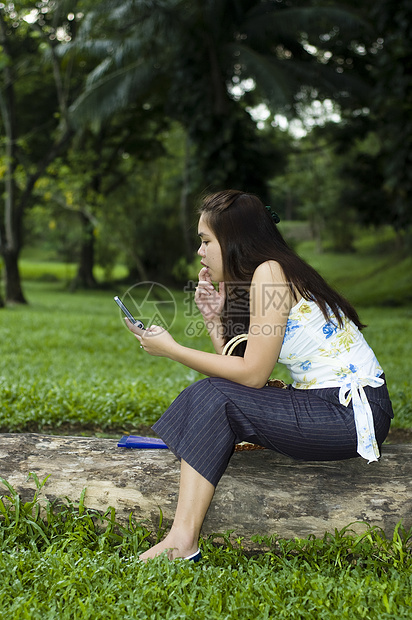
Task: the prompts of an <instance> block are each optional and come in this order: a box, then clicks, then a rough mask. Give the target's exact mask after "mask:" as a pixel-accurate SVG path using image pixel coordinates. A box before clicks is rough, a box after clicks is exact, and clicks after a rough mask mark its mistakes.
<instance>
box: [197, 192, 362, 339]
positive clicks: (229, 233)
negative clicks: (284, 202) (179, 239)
mask: <svg viewBox="0 0 412 620" xmlns="http://www.w3.org/2000/svg"><path fill="white" fill-rule="evenodd" d="M199 213H200V214H202V215H203V217H204V218H205V220H206V223H207V225H208V226H209V227H210V229H211V230H212V231H213V233H214V234H215V236H216V238H217V240H218V242H219V244H220V247H221V251H222V259H223V273H224V280H225V283H226V292H227V296H226V303H225V308H224V312H223V316H222V322H223V326H224V338H225V341H226V342H228V341H229V340H230V338H232V337H233V336H235V335H237V334H238V333H240V332H242V331H247V330H248V329H249V301H248V300H249V296H248V291H249V289H250V283H251V281H252V277H253V274H254V272H255V269H256V268H257V267H258V266H259V265H260V264H261V263H264V262H265V261H267V260H275V261H277V262H278V263H279V265H280V266H281V268H282V269H283V272H284V274H285V278H286V281H287V283H288V286H289V288H290V290H291V292H292V294H293V296H294V298H295V299H296V300H297V292H298V293H299V294H300V295H301V296H302V297H304V298H305V299H307V300H314V301H316V303H317V304H318V306H319V308H320V309H321V311H322V313H323V315H324V317H325V319H326V320H329V318H330V317H329V315H330V310H331V311H332V312H333V314H334V315H335V317H336V319H337V321H338V324H339V326H340V327H342V326H343V318H344V316H346V317H348V318H349V319H350V320H351V321H353V323H355V325H356V326H357V327H358V328H359V329H363V328H364V327H365V325H363V324H362V323H361V322H360V320H359V316H358V314H357V312H356V310H355V308H354V307H353V306H352V305H351V304H350V303H349V302H348V300H347V299H345V298H344V297H342V295H340V294H339V293H338V292H337V291H335V290H334V289H333V288H332V287H331V286H329V284H328V283H327V282H326V281H325V280H324V279H323V278H322V276H321V275H320V274H319V273H318V272H317V271H316V270H315V269H313V267H311V266H310V265H308V263H306V262H305V261H304V260H303V259H302V258H300V256H298V255H297V254H296V252H294V250H292V248H290V247H289V246H288V244H287V243H286V241H285V240H284V238H283V237H282V235H281V233H280V232H279V230H278V227H277V226H276V224H275V222H274V220H273V218H272V216H271V214H270V212H269V211H268V210H267V209H266V208H265V206H264V205H263V203H262V202H261V201H260V200H259V198H258V197H257V196H255V195H253V194H247V193H244V192H241V191H238V190H232V189H230V190H225V191H221V192H218V193H216V194H211V195H208V196H206V197H204V198H203V201H202V204H201V206H200V209H199ZM328 306H329V308H330V310H328Z"/></svg>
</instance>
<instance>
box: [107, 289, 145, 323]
mask: <svg viewBox="0 0 412 620" xmlns="http://www.w3.org/2000/svg"><path fill="white" fill-rule="evenodd" d="M114 300H115V302H116V303H117V305H118V306H119V308H120V310H121V311H122V312H123V314H125V315H126V316H127V318H128V319H129V321H130V322H131V323H133V325H136V327H140V329H144V328H145V327H144V325H143V323H142V322H141V321H139V320H138V319H135V318H134V316H133V314H132V313H131V312H130V311H129V310H128V309H127V308H126V306H125V305H124V303H123V302H122V301H121V300H120V299H119V297H118V296H117V295H116V297H114Z"/></svg>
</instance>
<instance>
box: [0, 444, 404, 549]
mask: <svg viewBox="0 0 412 620" xmlns="http://www.w3.org/2000/svg"><path fill="white" fill-rule="evenodd" d="M382 453H383V454H382V458H381V460H380V461H379V462H377V463H371V464H369V465H368V464H367V463H366V461H365V460H363V459H361V458H357V459H351V460H348V461H329V462H303V461H294V460H293V459H290V458H288V457H285V456H283V455H281V454H277V453H276V452H272V451H270V450H256V451H250V452H249V451H243V452H236V453H235V454H234V455H233V457H232V459H231V462H230V464H229V467H228V469H227V472H226V474H225V475H224V477H223V478H222V480H221V482H220V484H219V486H218V488H217V490H216V494H215V498H214V500H213V503H212V506H211V508H210V509H209V512H208V514H207V517H206V520H205V522H204V526H203V530H202V534H203V535H208V534H211V533H217V532H219V533H224V532H226V531H227V530H229V529H230V530H234V532H235V534H236V535H237V536H243V537H245V542H246V541H248V540H249V539H250V537H251V536H253V535H254V534H260V535H271V534H277V535H278V536H280V537H284V538H294V537H299V538H304V537H307V536H308V535H309V534H314V535H316V536H318V537H319V536H323V535H324V533H325V532H334V530H335V528H337V529H342V528H343V527H345V526H347V525H348V524H350V523H353V522H367V523H369V524H371V525H376V526H379V527H381V528H382V529H383V530H384V531H385V532H386V533H387V534H388V535H392V532H393V529H394V527H395V525H396V524H397V523H398V521H400V520H401V519H402V520H403V525H404V526H405V527H406V528H409V527H411V526H412V446H411V445H384V447H383V450H382ZM212 458H213V457H212ZM30 472H33V473H35V474H36V475H37V477H38V478H39V480H40V481H42V480H43V479H44V478H45V477H46V476H48V475H50V478H49V479H48V480H47V482H46V484H45V486H44V487H43V489H42V491H41V494H40V497H41V498H43V500H44V499H47V500H50V501H55V500H57V499H60V500H64V499H65V498H69V499H70V500H71V501H73V502H77V501H79V499H80V495H81V493H82V490H83V489H86V494H85V502H84V503H85V505H86V506H87V507H88V508H92V509H95V510H98V511H100V512H101V513H103V512H105V511H106V510H107V508H108V507H109V506H113V507H114V508H115V510H116V520H117V521H118V522H119V523H127V522H128V520H129V515H130V513H133V518H134V519H135V520H136V521H137V522H140V521H142V522H145V523H146V525H147V527H149V529H153V530H154V531H155V530H156V529H157V526H158V523H159V514H160V511H159V508H161V509H162V512H163V518H164V520H167V521H168V522H169V524H170V523H171V521H172V519H173V514H174V511H175V507H176V501H177V493H178V483H179V462H178V461H177V459H176V458H175V457H174V456H173V454H172V453H171V452H170V451H169V450H159V449H157V450H139V449H127V448H118V447H117V440H115V439H99V438H95V437H93V438H90V437H61V436H45V435H38V434H11V433H6V434H2V435H0V476H1V477H2V478H4V479H5V480H7V481H8V482H9V483H10V484H11V485H12V486H13V487H14V489H15V490H16V491H17V492H18V493H19V495H20V496H21V498H22V499H23V501H29V500H31V499H32V498H33V495H34V491H35V484H34V481H33V479H32V478H30V479H29V480H28V474H29V473H30ZM7 494H8V491H7V489H6V487H5V486H4V485H3V484H2V483H0V495H7ZM352 529H353V530H355V531H358V532H359V531H364V530H365V525H364V523H358V524H355V525H354V526H353V527H352Z"/></svg>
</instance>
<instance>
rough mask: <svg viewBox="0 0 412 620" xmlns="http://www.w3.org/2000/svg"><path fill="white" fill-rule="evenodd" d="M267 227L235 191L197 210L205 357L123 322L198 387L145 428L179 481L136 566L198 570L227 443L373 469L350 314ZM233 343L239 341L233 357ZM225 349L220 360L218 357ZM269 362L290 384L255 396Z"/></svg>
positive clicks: (377, 380) (377, 387) (370, 377)
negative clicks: (191, 373)
mask: <svg viewBox="0 0 412 620" xmlns="http://www.w3.org/2000/svg"><path fill="white" fill-rule="evenodd" d="M278 221H279V219H278V218H277V216H276V214H275V213H274V212H273V211H272V210H271V209H270V208H269V207H265V206H264V205H263V204H262V203H261V201H260V200H259V199H258V198H257V197H256V196H253V195H251V194H246V193H243V192H240V191H236V190H228V191H223V192H219V193H217V194H214V195H212V196H209V197H207V198H206V199H204V201H203V204H202V206H201V209H200V219H199V225H198V232H199V237H200V239H201V245H200V248H199V251H198V254H199V256H200V257H201V265H202V268H201V270H200V273H199V283H198V287H197V290H196V293H195V300H196V303H197V306H198V308H199V310H200V312H201V313H202V315H203V317H204V320H205V323H206V326H207V329H208V331H209V334H210V337H211V339H212V342H213V345H214V349H215V351H216V353H207V352H203V351H198V350H195V349H191V348H188V347H185V346H182V345H180V344H178V343H177V342H176V341H175V340H174V339H173V338H172V336H171V335H170V334H169V333H168V332H167V331H165V330H163V329H161V328H159V327H152V328H149V329H147V330H146V331H142V330H139V329H138V328H136V327H135V326H134V325H132V324H131V323H130V322H128V327H129V329H130V330H131V331H132V332H133V333H134V334H135V336H136V338H137V339H138V340H139V342H140V344H141V347H142V348H143V349H144V350H145V351H146V352H147V353H149V354H150V355H159V356H164V357H168V358H170V359H172V360H174V361H177V362H180V363H181V364H184V365H185V366H188V367H190V368H193V369H194V370H197V371H199V372H201V373H203V374H204V375H206V376H207V377H209V378H207V379H203V380H201V381H198V382H196V383H194V384H193V385H191V386H189V387H188V388H186V389H185V390H184V391H183V392H182V393H181V394H180V395H179V396H178V397H177V399H176V400H175V401H174V402H173V403H172V405H171V406H170V407H169V408H168V409H167V411H166V412H165V413H164V415H163V416H162V417H161V418H160V420H158V422H157V423H156V424H155V425H154V427H153V429H154V430H155V431H156V433H158V434H159V435H160V437H162V439H163V440H164V441H165V443H166V444H167V445H168V447H169V448H170V449H171V450H172V451H173V452H174V454H176V456H178V457H179V458H180V460H181V479H180V490H179V499H178V504H177V509H176V514H175V518H174V522H173V525H172V528H171V530H170V532H169V533H168V534H167V536H166V537H165V539H164V540H163V541H161V542H160V543H159V544H157V545H155V546H154V547H152V548H151V549H149V550H148V551H146V552H145V553H143V554H142V555H141V558H142V559H143V560H147V559H149V558H153V557H155V556H157V555H159V554H161V553H163V552H167V556H168V558H169V559H174V558H178V557H180V558H191V559H198V558H199V553H198V539H199V535H200V529H201V526H202V523H203V519H204V517H205V515H206V512H207V509H208V507H209V505H210V502H211V501H212V498H213V494H214V490H215V487H216V485H217V483H218V482H219V480H220V478H221V476H222V475H223V473H224V471H225V469H226V467H227V465H228V462H229V459H230V457H231V455H232V453H233V451H234V447H235V444H236V443H239V442H241V441H249V442H252V443H256V444H259V445H261V446H265V447H266V448H269V449H272V450H276V451H278V452H281V453H283V454H286V455H289V456H291V457H294V458H296V459H305V460H320V461H327V460H338V459H348V458H353V457H355V456H358V455H361V456H362V457H364V458H365V459H367V460H368V462H370V461H376V460H377V459H378V458H379V447H380V445H381V444H382V442H383V441H384V439H385V438H386V436H387V434H388V431H389V426H390V420H391V418H392V417H393V413H392V407H391V403H390V400H389V395H388V391H387V388H386V384H385V378H384V375H383V371H382V368H381V367H380V366H379V363H378V361H377V359H376V357H375V355H374V353H373V351H372V350H371V348H370V347H369V346H368V344H367V343H366V341H365V339H364V338H363V336H362V334H361V331H360V330H361V329H362V327H364V326H363V325H362V324H361V322H360V320H359V317H358V315H357V313H356V311H355V310H354V308H353V307H352V306H351V305H350V304H349V303H348V301H347V300H345V299H344V298H343V297H341V296H340V295H339V294H338V293H337V292H336V291H334V290H333V289H332V288H330V286H329V285H328V284H327V283H326V282H325V281H324V280H323V278H322V277H321V276H320V275H319V274H318V273H317V272H316V271H315V270H314V269H313V268H312V267H310V266H309V265H307V264H306V263H305V262H304V261H303V260H302V259H300V258H299V257H298V256H297V255H296V254H295V253H294V252H293V250H291V248H289V246H288V245H287V244H286V242H285V241H284V239H283V237H282V236H281V234H280V232H279V230H278V229H277V226H276V223H277V222H278ZM213 283H216V286H214V284H213ZM241 334H247V341H246V342H241V343H240V344H239V345H238V346H236V342H237V340H236V336H239V335H241ZM240 340H242V338H240ZM230 342H232V343H233V344H234V350H233V353H232V355H222V353H224V352H225V351H224V347H225V345H226V344H228V343H230ZM229 346H230V345H229ZM278 362H279V363H282V364H286V366H287V368H288V369H289V371H290V374H291V377H292V379H293V384H292V385H289V386H288V387H287V389H278V388H276V387H270V386H269V385H267V381H268V379H269V377H270V375H271V373H272V371H273V369H274V367H275V365H276V363H278ZM273 473H274V472H273Z"/></svg>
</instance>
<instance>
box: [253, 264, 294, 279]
mask: <svg viewBox="0 0 412 620" xmlns="http://www.w3.org/2000/svg"><path fill="white" fill-rule="evenodd" d="M253 280H254V281H261V282H286V278H285V274H284V272H283V269H282V267H281V266H280V265H279V263H278V262H277V261H275V260H267V261H265V262H264V263H261V264H260V265H258V267H256V269H255V273H254V274H253Z"/></svg>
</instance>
